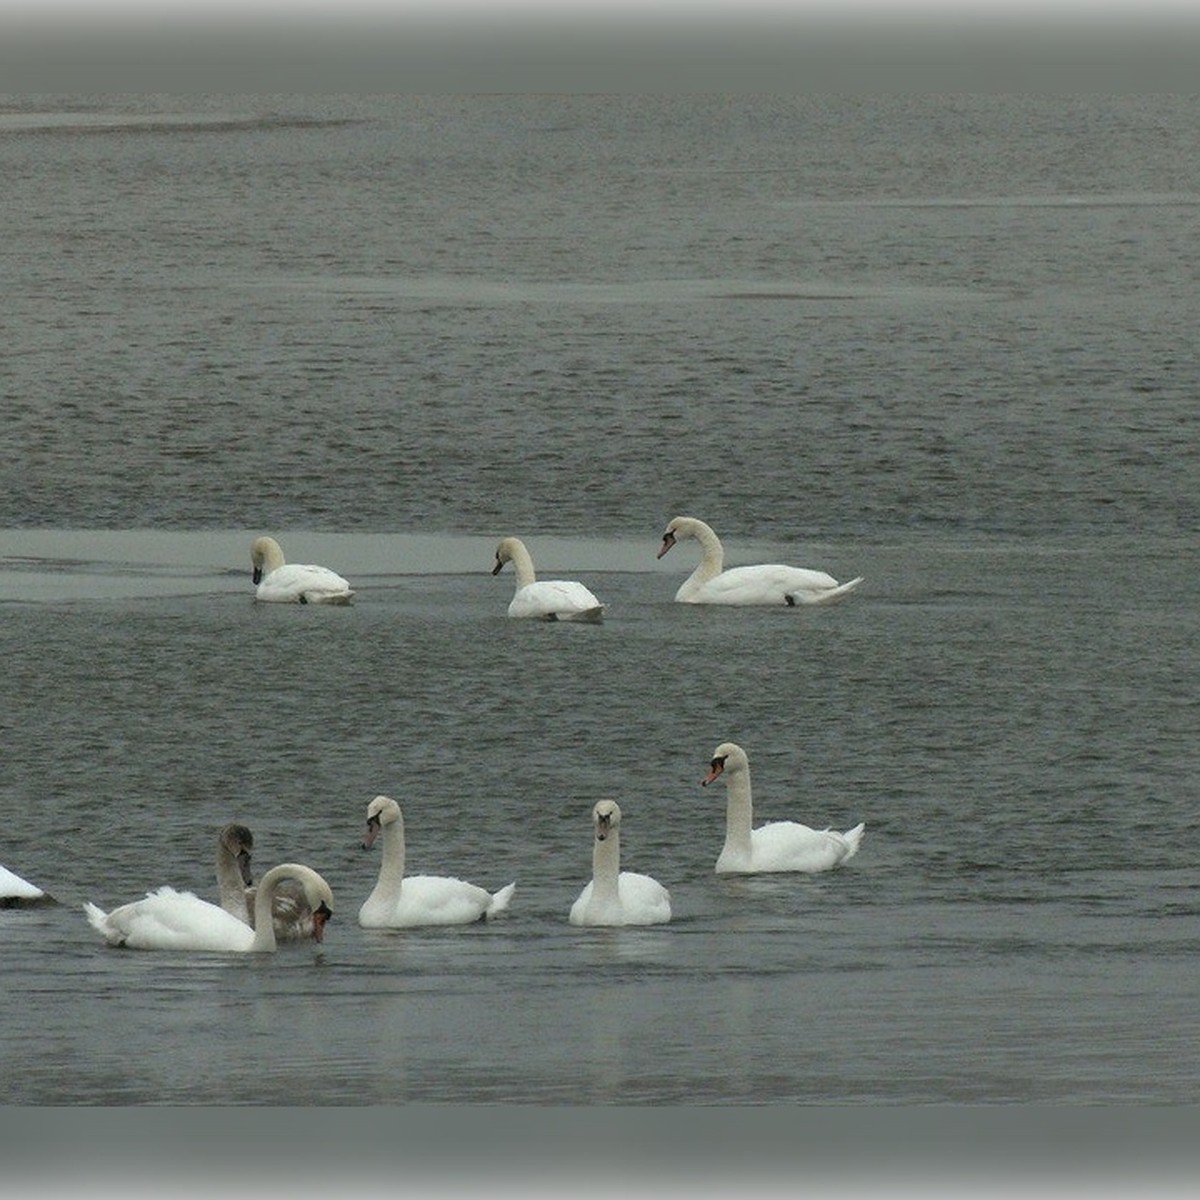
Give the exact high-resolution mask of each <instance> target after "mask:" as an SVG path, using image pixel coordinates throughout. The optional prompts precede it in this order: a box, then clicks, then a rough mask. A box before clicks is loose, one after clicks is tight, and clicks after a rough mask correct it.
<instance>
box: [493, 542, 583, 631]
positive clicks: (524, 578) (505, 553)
mask: <svg viewBox="0 0 1200 1200" xmlns="http://www.w3.org/2000/svg"><path fill="white" fill-rule="evenodd" d="M506 562H511V563H512V565H513V570H514V571H515V572H516V575H517V590H516V593H515V594H514V596H513V598H512V602H511V603H510V604H509V606H508V615H509V616H510V617H533V618H535V619H538V620H542V621H600V620H602V619H603V617H604V605H603V604H601V603H600V601H599V600H597V599H596V597H595V596H593V595H592V593H591V592H590V591H589V590H588V589H587V588H585V587H584V586H583V584H582V583H577V582H576V581H575V580H573V579H542V580H539V579H538V578H537V576H536V575H535V574H534V571H533V559H532V557H531V556H530V554H529V551H528V550H527V549H526V548H525V543H524V542H523V541H521V539H520V538H515V537H506V538H501V539H500V544H499V545H498V546H497V547H496V565H495V566H494V567H493V568H492V574H493V575H499V574H500V571H501V569H502V568H503V567H504V564H505V563H506Z"/></svg>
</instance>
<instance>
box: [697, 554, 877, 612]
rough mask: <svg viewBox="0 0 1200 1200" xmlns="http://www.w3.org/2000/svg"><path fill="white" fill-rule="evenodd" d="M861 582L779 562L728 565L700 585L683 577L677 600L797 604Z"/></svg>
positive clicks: (832, 596) (839, 593)
mask: <svg viewBox="0 0 1200 1200" xmlns="http://www.w3.org/2000/svg"><path fill="white" fill-rule="evenodd" d="M861 582H862V579H861V577H860V578H858V579H852V580H851V581H850V582H849V583H844V584H839V583H838V581H837V580H836V579H834V577H833V576H832V575H829V574H827V573H826V572H824V571H813V570H809V569H808V568H807V567H788V566H784V565H782V564H780V563H762V564H759V565H757V566H748V567H731V568H730V569H729V570H728V571H722V572H721V573H720V574H719V575H715V576H714V577H713V578H712V579H709V580H708V581H707V582H704V583H701V584H699V585H694V584H692V581H691V580H687V581H685V582H684V583H683V584H682V585H681V586H680V588H679V591H678V592H677V593H676V595H675V598H676V600H679V601H682V602H684V603H690V604H736V605H746V606H749V605H777V606H778V605H789V606H794V605H799V604H828V603H831V602H833V601H834V600H840V599H841V598H842V597H843V596H845V595H847V594H848V593H850V592H852V591H853V590H854V589H855V588H856V587H857V586H858V585H859V584H860V583H861Z"/></svg>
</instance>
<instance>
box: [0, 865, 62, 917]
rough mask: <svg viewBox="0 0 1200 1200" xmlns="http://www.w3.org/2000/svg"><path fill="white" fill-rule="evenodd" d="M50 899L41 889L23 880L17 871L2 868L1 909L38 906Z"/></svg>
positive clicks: (0, 885) (0, 876)
mask: <svg viewBox="0 0 1200 1200" xmlns="http://www.w3.org/2000/svg"><path fill="white" fill-rule="evenodd" d="M49 899H50V897H49V896H47V895H46V893H45V892H43V891H42V889H41V888H40V887H35V886H34V885H33V884H32V883H30V882H29V881H28V880H27V879H22V878H21V877H20V875H18V874H17V873H16V872H15V871H10V870H9V869H8V868H7V867H3V866H0V908H16V907H18V906H19V905H25V904H37V903H39V902H41V901H46V900H49Z"/></svg>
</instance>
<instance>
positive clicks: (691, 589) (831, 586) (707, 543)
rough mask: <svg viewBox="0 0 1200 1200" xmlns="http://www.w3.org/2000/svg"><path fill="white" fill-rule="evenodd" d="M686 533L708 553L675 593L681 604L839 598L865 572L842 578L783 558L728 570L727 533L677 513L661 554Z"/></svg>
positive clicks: (819, 601) (812, 601)
mask: <svg viewBox="0 0 1200 1200" xmlns="http://www.w3.org/2000/svg"><path fill="white" fill-rule="evenodd" d="M684 538H695V539H696V540H697V541H698V542H699V543H700V551H701V555H702V557H701V559H700V563H699V565H698V566H697V567H696V569H695V570H694V571H693V572H692V573H691V575H689V576H688V578H687V579H686V580H685V581H684V582H683V584H682V585H681V586H680V588H679V591H677V592H676V593H675V599H676V600H678V601H679V602H680V603H681V604H742V605H749V604H787V605H789V606H792V605H797V604H833V603H835V602H836V601H838V600H841V599H842V597H843V596H845V595H847V594H848V593H850V592H852V591H853V590H854V589H855V588H856V587H858V585H859V584H860V583H862V576H861V575H860V576H858V577H857V578H856V579H851V580H850V582H849V583H838V581H837V580H836V579H834V577H833V576H832V575H827V574H825V572H824V571H810V570H809V569H808V568H807V567H785V566H780V565H779V564H778V563H764V564H761V565H759V566H752V567H730V568H729V570H728V571H724V570H722V567H723V565H724V562H725V551H724V549H723V548H722V546H721V539H720V538H719V537H717V535H716V533H715V532H713V529H712V526H711V525H706V524H705V523H704V522H703V521H701V520H698V519H697V518H696V517H675V518H674V520H672V521H671V522H670V524H668V525H667V529H666V532H665V533H664V534H663V540H662V545H661V546H660V547H659V550H658V554H657V555H656V557H657V558H662V556H663V555H664V554H666V552H667V551H668V550H670V549H671V547H672V546H674V545H675V543H676V542H678V541H682V540H683V539H684Z"/></svg>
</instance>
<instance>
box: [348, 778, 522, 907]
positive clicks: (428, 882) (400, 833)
mask: <svg viewBox="0 0 1200 1200" xmlns="http://www.w3.org/2000/svg"><path fill="white" fill-rule="evenodd" d="M381 832H382V834H383V861H382V862H381V863H380V864H379V879H378V881H377V882H376V884H375V887H374V889H373V890H372V892H371V894H370V895H369V896H368V897H367V898H366V900H364V901H363V906H362V908H360V909H359V910H358V923H359V924H360V925H361V926H363V928H364V929H412V928H414V927H416V926H419V925H470V924H471V923H472V922H475V921H482V920H485V919H486V918H490V917H495V916H498V915H499V914H500V913H502V912H504V910H505V909H506V908H508V902H509V900H511V899H512V894H513V892H514V891H515V890H516V886H517V885H516V884H515V883H510V884H509V885H508V886H507V887H502V888H501V889H500V890H499V891H498V892H496V893H495V894H494V895H493V894H492V893H490V892H489V891H487V889H486V888H481V887H477V886H476V885H475V884H473V883H467V882H466V880H464V879H454V878H452V877H451V876H449V875H407V876H406V875H405V874H404V855H405V843H404V816H403V814H402V813H401V812H400V805H399V804H397V803H396V801H395V800H392V799H391V798H390V797H388V796H376V797H375V799H374V800H372V801H371V803H370V804H368V805H367V832H366V835H365V836H364V838H363V849H364V850H369V849H370V848H371V847H372V846H373V845H374V844H375V839H376V838H377V837H378V836H379V835H380V833H381Z"/></svg>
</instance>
